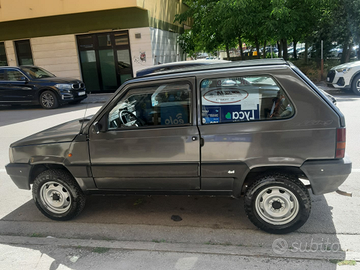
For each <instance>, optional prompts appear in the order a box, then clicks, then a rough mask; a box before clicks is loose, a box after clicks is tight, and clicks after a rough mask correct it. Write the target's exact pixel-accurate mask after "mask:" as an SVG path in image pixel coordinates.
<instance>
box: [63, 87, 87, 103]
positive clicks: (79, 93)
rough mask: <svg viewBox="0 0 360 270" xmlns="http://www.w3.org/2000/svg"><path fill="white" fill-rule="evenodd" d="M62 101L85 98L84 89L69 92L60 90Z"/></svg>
mask: <svg viewBox="0 0 360 270" xmlns="http://www.w3.org/2000/svg"><path fill="white" fill-rule="evenodd" d="M60 93H61V100H62V102H64V103H66V102H69V101H70V102H71V101H78V100H83V99H85V98H87V94H86V90H85V89H80V90H72V91H71V92H60Z"/></svg>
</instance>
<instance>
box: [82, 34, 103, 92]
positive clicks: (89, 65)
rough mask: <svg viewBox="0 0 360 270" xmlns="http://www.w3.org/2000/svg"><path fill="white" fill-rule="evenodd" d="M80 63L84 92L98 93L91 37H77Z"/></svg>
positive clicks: (96, 68)
mask: <svg viewBox="0 0 360 270" xmlns="http://www.w3.org/2000/svg"><path fill="white" fill-rule="evenodd" d="M77 41H78V46H79V53H80V63H81V71H82V77H83V81H84V82H85V86H86V90H87V91H89V92H98V91H100V90H101V88H100V80H99V76H98V67H97V61H96V52H95V44H94V43H95V42H94V37H93V36H92V35H89V36H79V37H77Z"/></svg>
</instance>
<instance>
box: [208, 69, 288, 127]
mask: <svg viewBox="0 0 360 270" xmlns="http://www.w3.org/2000/svg"><path fill="white" fill-rule="evenodd" d="M201 96H202V98H201V102H202V124H204V125H207V124H218V123H233V122H240V121H242V122H249V121H257V120H274V119H286V118H290V117H292V116H293V115H294V106H293V105H292V104H291V102H290V100H289V98H288V97H287V95H286V94H285V91H284V90H283V89H282V88H281V87H280V86H279V85H277V84H276V83H275V81H274V80H273V79H272V78H271V77H270V76H248V77H231V78H213V79H207V80H203V81H202V83H201Z"/></svg>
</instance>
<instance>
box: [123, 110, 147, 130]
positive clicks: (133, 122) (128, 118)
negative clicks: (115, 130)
mask: <svg viewBox="0 0 360 270" xmlns="http://www.w3.org/2000/svg"><path fill="white" fill-rule="evenodd" d="M119 118H120V121H121V123H122V124H123V125H124V126H127V127H132V126H136V127H138V126H142V125H143V124H142V121H141V120H140V119H139V118H138V117H136V115H135V114H133V113H132V112H129V111H128V110H121V111H120V113H119Z"/></svg>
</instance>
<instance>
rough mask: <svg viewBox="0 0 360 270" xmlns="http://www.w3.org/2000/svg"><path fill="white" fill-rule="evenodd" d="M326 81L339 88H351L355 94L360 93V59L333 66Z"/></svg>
mask: <svg viewBox="0 0 360 270" xmlns="http://www.w3.org/2000/svg"><path fill="white" fill-rule="evenodd" d="M326 81H327V83H328V84H329V85H330V86H333V87H335V88H337V89H351V90H352V91H353V92H354V93H355V94H357V95H360V61H355V62H350V63H345V64H342V65H339V66H335V67H333V68H332V69H331V70H330V71H329V73H328V75H327V78H326Z"/></svg>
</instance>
